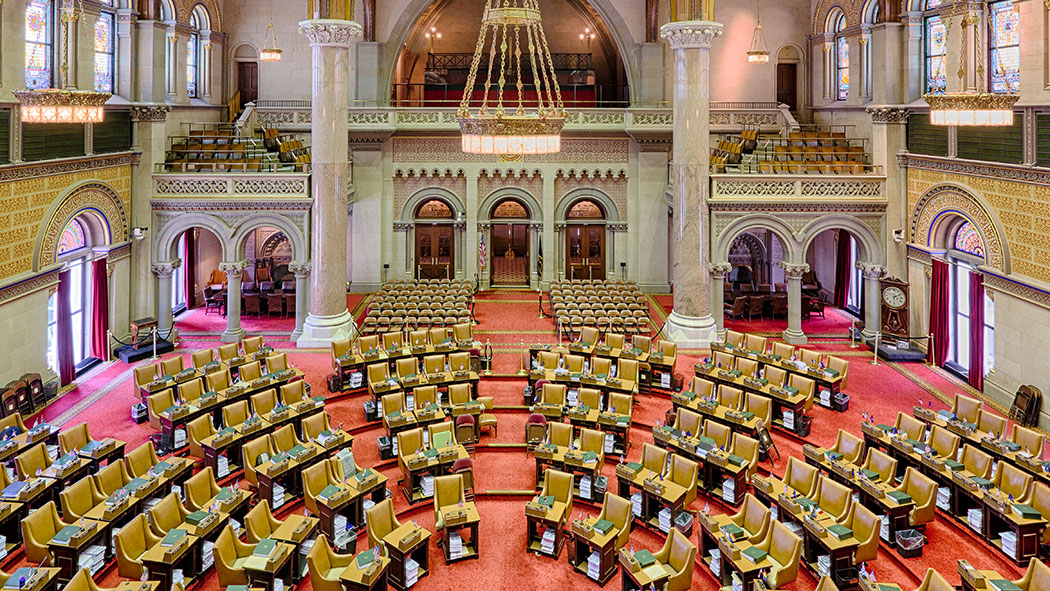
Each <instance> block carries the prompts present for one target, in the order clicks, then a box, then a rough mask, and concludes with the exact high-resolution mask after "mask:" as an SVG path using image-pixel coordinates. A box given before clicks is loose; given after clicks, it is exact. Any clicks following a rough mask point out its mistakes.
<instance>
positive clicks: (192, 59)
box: [186, 5, 201, 98]
mask: <svg viewBox="0 0 1050 591" xmlns="http://www.w3.org/2000/svg"><path fill="white" fill-rule="evenodd" d="M199 8H200V6H199V5H198V6H197V7H196V8H194V9H193V12H192V13H191V14H190V29H191V31H190V41H189V43H188V44H187V46H186V94H187V95H188V96H189V97H190V98H197V89H198V88H199V85H198V84H197V82H198V81H199V80H200V53H201V15H200V11H199V10H198V9H199Z"/></svg>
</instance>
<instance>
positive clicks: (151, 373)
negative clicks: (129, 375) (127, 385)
mask: <svg viewBox="0 0 1050 591" xmlns="http://www.w3.org/2000/svg"><path fill="white" fill-rule="evenodd" d="M159 372H160V364H159V363H149V364H146V365H140V366H138V367H136V368H135V386H136V387H139V388H142V387H144V386H146V385H147V384H149V383H150V382H152V381H153V380H155V379H156V378H157V374H158V373H159Z"/></svg>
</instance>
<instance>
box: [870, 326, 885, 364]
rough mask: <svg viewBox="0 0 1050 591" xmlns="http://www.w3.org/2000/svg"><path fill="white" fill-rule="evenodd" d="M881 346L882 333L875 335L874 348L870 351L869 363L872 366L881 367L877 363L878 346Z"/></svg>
mask: <svg viewBox="0 0 1050 591" xmlns="http://www.w3.org/2000/svg"><path fill="white" fill-rule="evenodd" d="M881 344H882V331H879V332H877V333H875V347H874V348H872V350H871V353H872V355H871V361H870V362H869V363H871V364H872V365H882V364H881V363H879V345H881Z"/></svg>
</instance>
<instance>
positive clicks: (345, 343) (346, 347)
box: [330, 339, 352, 370]
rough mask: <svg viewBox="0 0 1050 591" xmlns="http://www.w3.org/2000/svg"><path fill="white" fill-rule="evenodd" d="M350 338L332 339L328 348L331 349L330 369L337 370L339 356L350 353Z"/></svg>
mask: <svg viewBox="0 0 1050 591" xmlns="http://www.w3.org/2000/svg"><path fill="white" fill-rule="evenodd" d="M351 344H352V343H351V341H350V339H336V340H334V341H332V344H331V345H330V349H331V351H332V369H336V370H338V368H339V365H340V364H339V361H338V360H339V358H341V357H346V356H347V355H349V354H350V351H351V349H352V347H351Z"/></svg>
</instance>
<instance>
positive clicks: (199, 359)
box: [192, 349, 215, 369]
mask: <svg viewBox="0 0 1050 591" xmlns="http://www.w3.org/2000/svg"><path fill="white" fill-rule="evenodd" d="M192 357H193V367H195V368H197V369H202V368H203V367H204V366H205V365H208V364H209V363H211V362H212V361H215V349H201V350H200V351H194V352H193V355H192Z"/></svg>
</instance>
